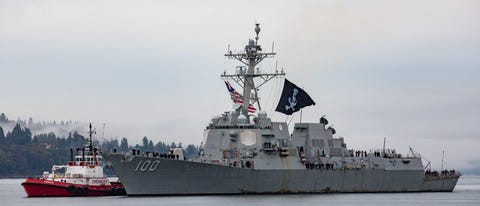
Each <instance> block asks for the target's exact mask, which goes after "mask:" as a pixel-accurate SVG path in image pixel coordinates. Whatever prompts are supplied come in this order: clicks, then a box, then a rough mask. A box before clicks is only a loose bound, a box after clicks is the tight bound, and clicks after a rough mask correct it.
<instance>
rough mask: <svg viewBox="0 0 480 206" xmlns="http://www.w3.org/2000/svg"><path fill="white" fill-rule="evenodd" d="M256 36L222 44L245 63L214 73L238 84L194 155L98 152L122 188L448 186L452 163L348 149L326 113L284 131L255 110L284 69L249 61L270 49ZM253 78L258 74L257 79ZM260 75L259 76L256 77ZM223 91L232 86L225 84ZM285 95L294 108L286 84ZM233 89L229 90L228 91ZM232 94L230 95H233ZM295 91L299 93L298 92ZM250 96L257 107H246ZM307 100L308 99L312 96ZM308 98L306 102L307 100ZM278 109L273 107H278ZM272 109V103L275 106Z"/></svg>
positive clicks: (148, 191) (216, 190)
mask: <svg viewBox="0 0 480 206" xmlns="http://www.w3.org/2000/svg"><path fill="white" fill-rule="evenodd" d="M255 33H256V36H255V40H249V42H248V44H247V45H246V47H245V49H244V51H242V52H239V53H233V52H231V51H228V53H227V54H226V55H225V56H226V57H228V58H232V59H236V60H238V61H240V62H241V63H243V64H244V65H245V66H242V67H237V68H238V69H237V71H236V72H235V73H234V74H226V72H225V73H224V74H222V75H221V77H222V78H224V79H231V80H233V81H234V82H236V83H237V84H238V85H240V86H241V87H242V88H243V95H238V96H237V97H235V98H239V97H240V98H242V99H241V100H242V101H241V104H238V102H239V101H236V100H234V103H237V104H236V106H235V107H234V110H233V111H228V112H225V113H223V114H221V115H219V116H216V117H214V118H212V119H211V122H210V123H209V125H208V126H207V127H206V128H205V130H204V137H203V141H202V144H201V145H200V157H199V158H198V159H195V160H181V159H175V158H165V156H162V155H156V154H155V153H151V152H147V151H145V152H144V153H138V151H137V152H134V153H133V154H117V153H111V154H106V155H105V158H106V160H107V161H108V163H109V164H111V165H113V168H114V170H115V172H116V174H117V175H118V177H119V178H120V180H121V181H122V182H123V183H124V185H125V188H126V190H127V193H128V195H180V194H181V195H183V194H239V193H246V194H252V193H254V194H257V193H322V192H422V191H452V190H453V189H454V187H455V185H456V182H457V180H458V178H459V176H460V173H458V172H455V171H443V172H441V173H435V172H430V171H429V169H428V168H426V167H425V166H424V165H423V163H422V158H421V157H420V156H419V155H416V154H415V153H413V152H412V155H409V156H406V155H401V154H398V153H396V151H395V150H393V149H387V148H382V149H373V150H370V151H355V150H353V149H349V148H348V147H347V144H346V142H345V139H344V138H343V137H336V136H335V134H336V131H335V129H334V128H332V127H331V126H330V125H329V124H328V120H327V119H326V118H325V117H321V118H319V122H317V123H296V124H295V125H294V127H293V132H292V133H290V132H289V131H288V130H289V127H288V124H287V123H286V122H274V121H272V120H271V119H270V118H269V117H268V114H267V113H266V112H264V111H262V107H261V104H260V101H259V97H258V89H259V87H260V86H262V85H263V84H264V83H266V82H267V81H269V80H270V79H272V78H275V77H283V76H284V75H285V73H284V72H283V71H281V72H278V71H275V72H274V73H262V72H260V71H259V70H258V69H257V68H256V65H257V64H258V63H260V62H261V61H262V60H264V59H265V58H267V57H272V56H274V55H275V53H273V51H272V52H269V53H265V52H263V50H262V47H261V46H260V45H259V44H258V41H259V36H258V35H259V33H260V26H259V24H256V27H255ZM254 79H257V80H260V81H257V85H256V84H255V82H256V81H254ZM258 82H260V83H258ZM227 87H228V88H229V91H230V90H231V88H230V87H229V84H227ZM292 91H293V93H292V96H291V97H289V98H288V103H287V104H285V105H280V104H279V108H282V109H283V108H285V110H289V112H296V111H298V109H299V107H295V106H299V105H301V104H300V102H299V101H300V100H299V99H296V98H295V97H296V96H297V95H300V93H301V92H304V91H303V90H301V89H300V88H293V90H292ZM230 92H231V93H233V96H235V92H233V91H230ZM233 96H232V98H234V97H233ZM297 97H298V96H297ZM252 104H256V106H257V107H258V109H259V111H258V112H257V113H256V114H251V113H252V110H251V109H250V108H251V107H252ZM313 104H314V102H313ZM308 105H311V104H308ZM277 109H278V108H277ZM277 111H278V110H277Z"/></svg>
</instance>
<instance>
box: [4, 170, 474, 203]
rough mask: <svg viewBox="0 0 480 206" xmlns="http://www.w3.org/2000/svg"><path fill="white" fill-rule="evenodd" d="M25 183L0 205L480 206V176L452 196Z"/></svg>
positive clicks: (7, 185) (465, 180)
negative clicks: (69, 191)
mask: <svg viewBox="0 0 480 206" xmlns="http://www.w3.org/2000/svg"><path fill="white" fill-rule="evenodd" d="M22 181H23V179H0V205H5V206H23V205H48V206H55V205H89V206H92V205H99V206H102V205H115V206H141V205H187V204H192V205H195V206H199V205H209V206H217V205H218V206H229V205H249V206H255V205H261V206H266V205H272V206H282V205H286V206H297V205H302V206H303V205H308V206H314V205H315V206H316V205H336V206H343V205H356V206H359V205H421V206H429V205H476V206H479V205H480V176H463V177H461V178H460V180H459V182H458V184H457V187H456V188H455V191H454V192H451V193H448V192H447V193H378V194H377V193H366V194H311V195H304V194H302V195H231V196H175V197H74V198H58V197H56V198H27V197H26V194H25V192H24V191H23V188H22V186H21V185H20V183H21V182H22Z"/></svg>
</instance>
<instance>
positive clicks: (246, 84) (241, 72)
mask: <svg viewBox="0 0 480 206" xmlns="http://www.w3.org/2000/svg"><path fill="white" fill-rule="evenodd" d="M255 33H256V36H255V41H253V40H252V39H250V40H249V41H248V44H247V45H246V46H245V51H242V52H238V53H233V52H232V51H231V50H230V47H229V50H228V52H227V54H225V56H226V57H227V58H229V59H236V60H238V61H240V62H241V63H243V64H244V65H246V66H247V68H246V69H245V67H237V68H239V69H238V70H237V71H236V72H235V74H226V73H225V72H224V73H223V74H222V75H221V77H222V78H229V79H232V80H233V81H235V82H236V83H237V84H238V85H240V86H241V87H242V88H243V97H244V100H243V105H242V113H243V114H244V115H245V116H247V115H248V106H249V104H254V103H257V106H258V110H261V109H262V107H261V105H260V101H259V98H258V89H259V88H260V87H261V86H262V85H264V84H265V83H266V82H268V81H270V80H271V79H273V78H274V77H279V76H285V73H284V72H283V69H282V71H281V72H278V71H276V72H275V73H260V72H259V71H258V69H257V71H258V72H255V66H257V65H258V64H259V63H260V62H261V61H263V60H264V59H265V58H267V57H269V58H271V57H274V56H275V55H276V53H274V52H273V50H272V52H265V53H264V52H262V47H261V46H260V45H259V44H258V40H259V37H258V35H259V34H260V24H259V23H256V24H255ZM272 49H273V48H272ZM254 78H260V79H261V81H262V82H261V83H259V84H258V85H255V82H254V81H253V79H254ZM252 90H253V93H254V94H253V95H252Z"/></svg>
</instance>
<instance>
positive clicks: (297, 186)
mask: <svg viewBox="0 0 480 206" xmlns="http://www.w3.org/2000/svg"><path fill="white" fill-rule="evenodd" d="M122 156H123V155H120V154H108V155H105V159H106V160H107V161H109V162H110V163H111V164H112V165H113V168H114V170H115V173H116V174H117V176H118V177H119V178H120V180H121V181H122V182H123V184H124V186H125V189H126V191H127V194H128V195H198V194H204V195H208V194H258V193H325V192H424V191H432V192H433V191H435V192H440V191H452V190H453V188H454V187H455V185H456V182H457V180H458V177H455V178H448V179H438V180H429V181H425V180H424V176H425V175H424V171H423V170H378V169H377V170H375V169H348V170H307V169H296V170H256V169H245V168H237V167H228V166H222V165H215V164H207V163H199V162H191V161H182V160H172V159H158V158H150V157H142V156H134V157H129V158H131V159H129V158H127V159H129V160H124V159H125V157H124V156H123V157H122ZM141 160H143V161H145V160H160V164H159V165H158V167H157V168H156V169H155V170H154V171H145V172H139V171H136V168H137V165H138V162H139V161H141Z"/></svg>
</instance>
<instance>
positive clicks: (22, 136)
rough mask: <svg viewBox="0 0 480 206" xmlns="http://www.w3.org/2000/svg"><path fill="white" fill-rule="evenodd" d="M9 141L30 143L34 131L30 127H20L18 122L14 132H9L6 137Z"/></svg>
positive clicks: (23, 143)
mask: <svg viewBox="0 0 480 206" xmlns="http://www.w3.org/2000/svg"><path fill="white" fill-rule="evenodd" d="M5 140H6V142H7V143H11V144H18V145H28V144H30V143H31V142H32V132H30V129H28V128H23V129H22V127H20V124H18V123H17V124H16V125H15V127H13V129H12V132H8V133H7V136H6V138H5Z"/></svg>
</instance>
